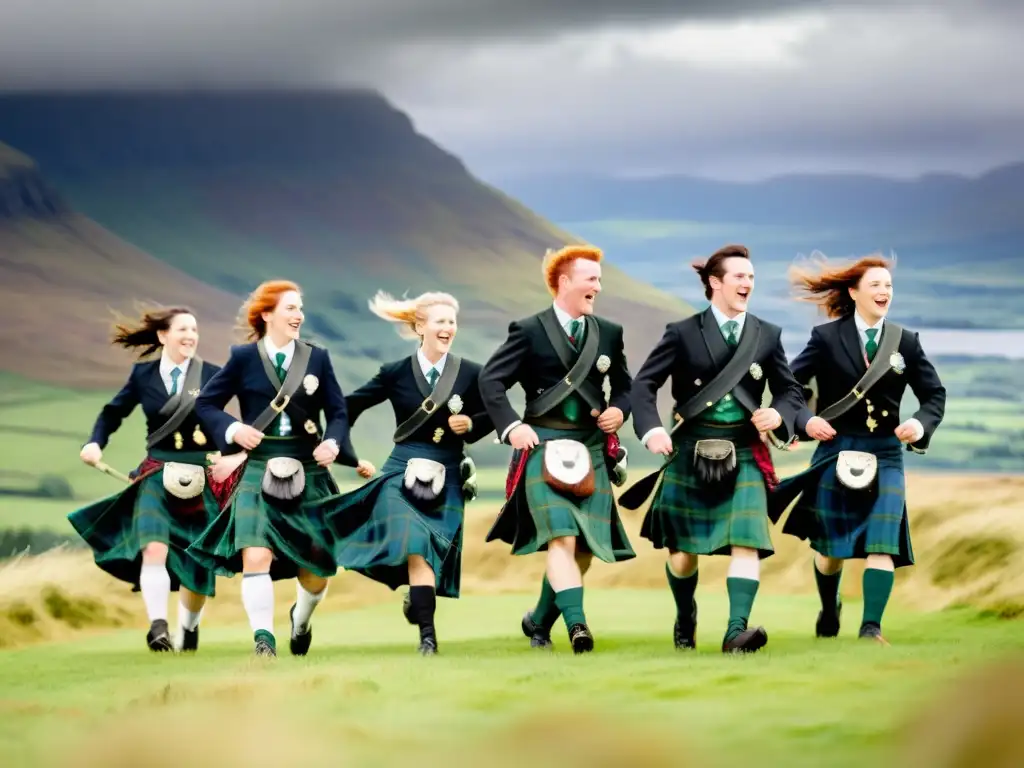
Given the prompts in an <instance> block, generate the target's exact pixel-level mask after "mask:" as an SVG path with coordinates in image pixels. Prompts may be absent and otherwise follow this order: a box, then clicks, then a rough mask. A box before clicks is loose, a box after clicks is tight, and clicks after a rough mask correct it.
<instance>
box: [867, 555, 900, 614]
mask: <svg viewBox="0 0 1024 768" xmlns="http://www.w3.org/2000/svg"><path fill="white" fill-rule="evenodd" d="M895 580H896V574H894V573H893V572H892V571H880V570H878V569H877V568H865V569H864V620H863V622H862V623H863V624H876V625H877V626H878V627H881V626H882V614H883V613H885V604H886V603H887V602H889V595H890V594H892V585H893V582H894V581H895Z"/></svg>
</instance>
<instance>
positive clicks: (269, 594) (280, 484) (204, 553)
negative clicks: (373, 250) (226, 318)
mask: <svg viewBox="0 0 1024 768" xmlns="http://www.w3.org/2000/svg"><path fill="white" fill-rule="evenodd" d="M242 312H243V317H244V322H245V325H246V326H247V327H248V336H249V339H250V342H249V343H247V344H240V345H236V346H233V347H232V348H231V356H230V357H229V358H228V361H227V363H225V365H224V367H223V368H222V369H221V371H220V373H218V374H217V375H216V376H215V377H214V378H213V379H212V380H211V381H210V383H209V385H208V386H207V387H206V388H205V389H204V390H203V392H202V394H201V395H200V396H199V402H198V403H197V405H196V413H197V415H198V416H199V419H200V421H201V422H202V423H203V425H204V426H205V427H206V428H207V429H208V430H209V431H210V433H211V434H212V436H213V439H214V440H216V441H217V444H218V445H219V446H220V449H221V453H222V455H221V458H220V459H219V460H218V461H217V463H216V465H215V467H214V476H215V477H217V478H219V479H224V478H228V477H232V478H234V484H233V491H232V494H231V496H230V498H229V499H228V501H227V503H226V504H225V506H224V508H223V510H222V511H221V513H220V515H218V517H217V518H216V519H215V520H214V521H213V522H212V523H211V524H210V526H209V527H208V528H207V529H206V530H205V531H204V532H203V533H202V535H201V536H199V537H198V538H197V540H196V541H195V542H194V543H193V545H192V547H191V548H190V549H189V550H188V551H189V554H190V555H191V556H193V557H195V558H196V559H197V560H198V561H199V562H201V563H203V564H204V565H206V566H207V567H210V568H213V569H215V570H216V572H217V573H219V574H223V575H228V576H233V575H234V574H236V573H242V603H243V605H244V606H245V611H246V614H247V615H248V617H249V623H250V626H251V627H252V631H253V640H254V643H255V652H256V654H257V655H259V656H264V655H265V656H276V655H277V641H276V639H275V636H274V585H273V582H275V581H278V580H280V579H289V578H293V577H296V578H297V584H296V600H295V603H294V604H293V605H292V608H291V611H290V614H289V617H290V621H291V642H290V650H291V652H292V654H294V655H298V656H304V655H305V654H306V653H307V652H308V651H309V647H310V643H311V642H312V637H313V633H312V626H311V625H310V619H311V618H312V615H313V611H314V609H315V608H316V606H317V605H318V604H319V603H320V601H321V600H322V599H323V598H324V596H325V595H326V593H327V579H328V578H329V577H331V576H333V575H334V574H335V573H337V567H336V566H335V564H334V558H333V557H332V555H331V547H330V543H329V542H328V540H327V538H326V536H325V527H324V523H323V518H322V516H321V515H320V514H319V513H318V512H316V511H314V510H310V509H309V508H308V507H307V505H308V504H309V502H313V501H316V500H318V499H320V498H323V497H325V496H330V495H332V494H335V493H337V492H338V490H339V489H338V486H337V483H335V481H334V478H333V476H332V475H331V472H330V467H331V464H333V463H335V462H338V463H342V464H347V465H348V466H352V467H355V466H356V464H357V461H356V459H355V457H354V456H352V455H351V447H350V446H349V444H348V419H347V417H346V413H345V397H344V395H343V394H342V392H341V387H340V386H339V385H338V380H337V379H336V378H335V374H334V368H333V366H332V365H331V358H330V355H329V354H328V352H327V350H325V349H323V348H321V347H318V346H314V345H312V344H310V343H309V342H306V341H303V340H301V339H300V338H299V332H300V329H301V327H302V323H303V320H304V317H305V316H304V314H303V305H302V293H301V290H300V288H299V286H298V285H296V284H295V283H293V282H291V281H288V280H270V281H267V282H265V283H263V284H261V285H260V286H259V287H258V288H256V290H255V291H253V292H252V294H251V295H250V296H249V299H248V300H247V301H246V303H245V304H244V305H243V307H242ZM233 397H237V398H238V403H239V408H240V411H241V421H237V420H235V419H234V418H233V417H231V416H229V415H228V414H227V413H225V412H224V411H223V410H222V409H223V408H224V406H225V405H227V403H228V401H230V400H231V398H233ZM321 414H322V415H323V417H324V418H325V420H326V426H325V427H324V428H323V429H321Z"/></svg>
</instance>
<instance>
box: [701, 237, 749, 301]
mask: <svg viewBox="0 0 1024 768" xmlns="http://www.w3.org/2000/svg"><path fill="white" fill-rule="evenodd" d="M733 257H739V258H741V259H749V258H750V251H749V250H747V247H746V246H745V245H725V246H722V247H721V248H719V249H718V250H717V251H715V252H714V253H713V254H711V258H709V259H698V260H697V261H695V262H693V264H691V265H690V266H692V267H693V268H694V270H695V271H696V272H697V274H698V275H700V281H701V282H702V283H704V298H706V299H710V298H711V294H712V293H713V292H712V290H711V278H712V277H717V278H718V279H719V280H721V279H722V278H723V277H725V261H726V259H731V258H733Z"/></svg>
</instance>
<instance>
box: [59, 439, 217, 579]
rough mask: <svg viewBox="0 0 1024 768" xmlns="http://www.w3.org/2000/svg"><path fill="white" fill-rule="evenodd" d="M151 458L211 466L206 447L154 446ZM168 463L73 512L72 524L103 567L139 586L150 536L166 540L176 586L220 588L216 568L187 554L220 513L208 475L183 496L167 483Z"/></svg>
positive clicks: (156, 540) (158, 540) (152, 540)
mask: <svg viewBox="0 0 1024 768" xmlns="http://www.w3.org/2000/svg"><path fill="white" fill-rule="evenodd" d="M149 456H150V458H151V459H153V460H155V461H158V462H164V461H177V462H181V463H185V464H197V465H199V466H206V465H207V464H208V462H207V460H206V453H205V452H192V451H189V452H184V451H183V452H167V451H151V452H150V454H149ZM163 476H164V470H163V466H160V467H159V468H158V469H156V470H155V471H153V472H152V473H151V474H147V475H145V476H144V477H141V479H139V480H137V481H136V482H134V483H132V484H131V485H130V486H128V487H127V488H125V489H124V490H122V491H118V492H117V493H114V494H111V495H110V496H107V497H105V498H103V499H100V500H99V501H95V502H93V503H92V504H89V505H87V506H85V507H82V508H81V509H78V510H75V511H74V512H72V513H71V514H69V515H68V520H69V521H70V523H71V525H72V527H74V529H75V530H76V531H77V532H78V534H79V535H80V536H81V537H82V538H83V539H84V540H85V542H86V543H87V544H88V545H89V546H90V547H91V548H92V550H93V559H94V560H95V562H96V565H98V566H99V567H100V568H101V569H103V570H104V571H106V572H107V573H109V574H110V575H111V576H113V577H114V578H116V579H119V580H121V581H124V582H127V583H128V584H131V585H132V591H133V592H138V591H139V589H140V588H139V575H140V571H141V568H142V549H143V548H144V547H145V546H146V545H147V544H149V543H151V542H158V543H160V544H166V545H167V571H168V574H169V575H170V578H171V591H174V592H176V591H178V589H179V588H180V587H184V588H185V589H188V590H190V591H192V592H195V593H197V594H200V595H206V596H207V597H213V596H214V594H215V584H216V579H215V576H214V573H213V571H211V570H209V569H208V568H204V567H203V566H202V565H200V564H199V563H197V562H196V561H195V560H193V559H192V558H191V557H189V556H188V555H186V550H187V549H188V547H189V545H191V544H192V542H193V541H194V540H195V539H196V537H198V536H199V535H200V534H201V533H202V532H203V530H204V529H205V528H206V526H207V525H208V524H209V522H210V520H212V519H213V518H214V517H215V516H216V515H217V513H218V509H219V505H218V503H217V499H216V497H215V496H214V494H213V491H212V490H211V489H210V484H209V477H207V484H206V487H205V488H204V489H203V492H202V494H201V495H200V496H199V497H197V498H195V499H178V498H176V497H174V496H172V495H170V494H169V493H168V492H167V491H166V490H164V486H163Z"/></svg>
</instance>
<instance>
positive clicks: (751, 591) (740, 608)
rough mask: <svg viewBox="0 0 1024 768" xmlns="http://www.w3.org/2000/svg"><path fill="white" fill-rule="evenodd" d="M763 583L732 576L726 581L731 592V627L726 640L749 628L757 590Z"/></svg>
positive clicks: (726, 631)
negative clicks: (748, 623) (748, 621)
mask: <svg viewBox="0 0 1024 768" xmlns="http://www.w3.org/2000/svg"><path fill="white" fill-rule="evenodd" d="M760 584H761V582H759V581H756V580H754V579H741V578H737V577H733V576H730V577H729V578H727V579H726V580H725V586H726V589H727V590H728V591H729V625H728V627H727V628H726V630H725V639H726V640H731V639H732V638H734V637H736V635H738V634H739V633H740V632H742V631H743V630H745V629H746V628H747V619H749V618H750V611H751V609H752V608H753V607H754V598H755V597H757V588H758V587H759V586H760Z"/></svg>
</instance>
